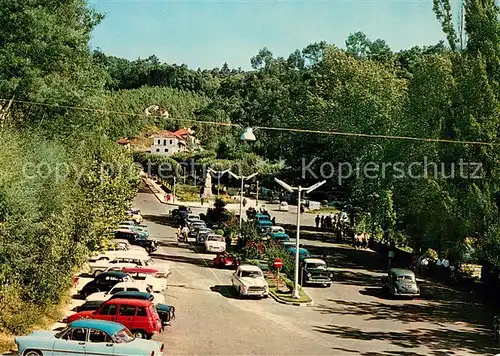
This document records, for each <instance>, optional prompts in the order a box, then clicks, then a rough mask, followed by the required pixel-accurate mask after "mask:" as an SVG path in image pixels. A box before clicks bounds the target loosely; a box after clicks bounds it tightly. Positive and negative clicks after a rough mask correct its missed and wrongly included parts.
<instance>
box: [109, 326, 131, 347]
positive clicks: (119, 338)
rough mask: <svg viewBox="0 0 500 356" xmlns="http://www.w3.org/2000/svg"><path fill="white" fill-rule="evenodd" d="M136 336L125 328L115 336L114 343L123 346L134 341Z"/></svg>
mask: <svg viewBox="0 0 500 356" xmlns="http://www.w3.org/2000/svg"><path fill="white" fill-rule="evenodd" d="M134 339H135V338H134V335H132V333H131V332H130V330H129V329H127V328H124V329H121V330H120V331H118V332H117V333H116V334H114V335H113V341H114V342H116V343H117V344H123V343H127V342H131V341H134Z"/></svg>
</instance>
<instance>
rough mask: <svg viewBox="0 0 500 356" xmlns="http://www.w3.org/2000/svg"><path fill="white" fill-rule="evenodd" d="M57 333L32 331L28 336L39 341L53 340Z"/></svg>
mask: <svg viewBox="0 0 500 356" xmlns="http://www.w3.org/2000/svg"><path fill="white" fill-rule="evenodd" d="M57 333H58V332H57V331H49V330H37V331H33V332H32V333H31V334H29V335H28V336H30V337H39V338H41V339H48V338H53V337H54V336H55V335H56V334H57ZM21 337H22V336H21Z"/></svg>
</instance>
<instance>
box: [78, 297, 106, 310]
mask: <svg viewBox="0 0 500 356" xmlns="http://www.w3.org/2000/svg"><path fill="white" fill-rule="evenodd" d="M102 303H103V302H102V301H100V300H91V301H88V302H85V303H83V304H82V305H79V306H77V307H76V308H75V311H76V312H77V313H79V312H82V311H88V310H97V309H99V307H100V306H101V304H102Z"/></svg>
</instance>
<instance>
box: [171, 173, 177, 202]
mask: <svg viewBox="0 0 500 356" xmlns="http://www.w3.org/2000/svg"><path fill="white" fill-rule="evenodd" d="M175 181H176V177H175V176H174V186H173V188H172V192H173V193H174V194H173V197H172V202H173V203H175Z"/></svg>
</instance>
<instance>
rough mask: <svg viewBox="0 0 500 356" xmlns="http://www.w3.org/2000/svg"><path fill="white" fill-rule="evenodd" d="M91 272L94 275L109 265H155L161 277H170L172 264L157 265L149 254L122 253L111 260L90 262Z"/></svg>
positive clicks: (122, 266)
mask: <svg viewBox="0 0 500 356" xmlns="http://www.w3.org/2000/svg"><path fill="white" fill-rule="evenodd" d="M89 265H90V268H91V273H92V274H93V275H94V276H97V275H98V274H100V273H102V272H104V271H105V270H107V269H108V268H109V267H113V266H117V267H118V266H119V267H121V268H124V267H154V268H156V269H158V271H159V273H158V274H159V275H160V276H161V277H165V278H166V277H168V276H169V275H170V265H169V264H168V263H162V267H163V268H160V267H157V266H156V264H155V262H154V261H153V259H152V258H151V257H149V256H147V255H137V254H135V255H134V254H126V255H125V254H120V255H118V256H115V257H114V258H113V259H111V260H109V261H108V260H98V261H96V262H89Z"/></svg>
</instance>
